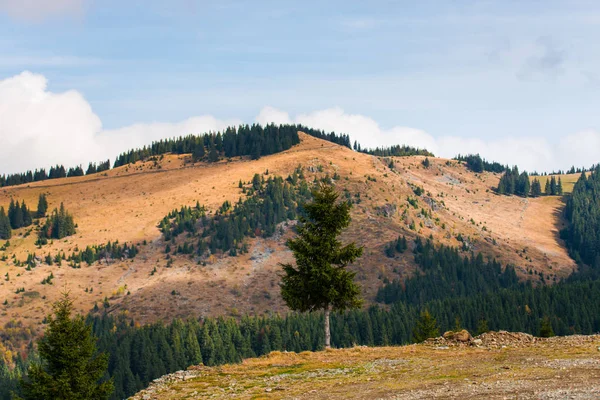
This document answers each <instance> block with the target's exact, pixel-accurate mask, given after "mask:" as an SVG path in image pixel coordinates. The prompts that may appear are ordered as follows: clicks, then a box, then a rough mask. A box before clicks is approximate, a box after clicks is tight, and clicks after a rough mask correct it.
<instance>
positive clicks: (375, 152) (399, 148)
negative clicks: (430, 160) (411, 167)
mask: <svg viewBox="0 0 600 400" xmlns="http://www.w3.org/2000/svg"><path fill="white" fill-rule="evenodd" d="M348 147H349V146H348ZM353 148H354V150H355V151H358V152H361V153H365V154H370V155H372V156H377V157H392V156H393V157H408V156H428V157H434V155H433V153H431V152H429V151H427V150H426V149H419V148H416V147H412V146H407V145H394V146H389V147H376V148H374V149H364V148H361V146H360V143H358V142H357V141H354V146H353Z"/></svg>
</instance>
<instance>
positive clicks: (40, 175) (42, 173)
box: [0, 160, 110, 187]
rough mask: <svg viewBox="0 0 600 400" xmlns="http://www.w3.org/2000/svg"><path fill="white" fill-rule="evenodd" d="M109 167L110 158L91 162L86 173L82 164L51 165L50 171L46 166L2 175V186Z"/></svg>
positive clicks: (94, 171)
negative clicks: (69, 166) (73, 165)
mask: <svg viewBox="0 0 600 400" xmlns="http://www.w3.org/2000/svg"><path fill="white" fill-rule="evenodd" d="M108 169H110V160H106V161H104V162H100V163H98V164H96V163H89V165H88V168H87V170H86V172H85V173H84V172H83V168H82V167H81V165H78V166H76V167H71V168H69V169H68V170H67V169H65V167H64V165H56V166H53V167H50V170H49V171H48V172H46V169H45V168H40V169H36V170H35V171H27V172H23V173H15V174H8V175H0V187H4V186H16V185H23V184H26V183H32V182H38V181H45V180H46V179H58V178H69V177H72V176H83V175H91V174H95V173H98V172H103V171H106V170H108Z"/></svg>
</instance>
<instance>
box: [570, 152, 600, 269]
mask: <svg viewBox="0 0 600 400" xmlns="http://www.w3.org/2000/svg"><path fill="white" fill-rule="evenodd" d="M564 212H565V216H566V218H567V220H568V221H569V225H568V227H566V228H565V229H563V230H562V231H561V237H562V238H563V239H564V240H565V241H566V243H567V247H568V248H569V252H570V254H571V257H573V259H574V260H575V261H577V262H578V263H583V264H586V265H587V266H589V267H592V268H593V269H594V270H595V271H596V273H600V164H598V165H597V166H596V167H595V168H593V169H591V173H590V174H589V176H587V175H586V173H585V172H582V173H581V176H580V177H579V179H578V180H577V182H576V183H575V186H574V187H573V192H572V193H571V195H570V196H569V197H568V198H567V204H566V207H565V211H564Z"/></svg>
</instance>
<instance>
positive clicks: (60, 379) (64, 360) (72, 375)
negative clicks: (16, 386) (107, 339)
mask: <svg viewBox="0 0 600 400" xmlns="http://www.w3.org/2000/svg"><path fill="white" fill-rule="evenodd" d="M53 308H54V317H52V316H51V317H50V318H49V325H48V328H47V329H46V332H45V335H44V337H43V338H42V339H41V340H40V342H39V344H38V350H39V356H40V359H41V361H40V362H39V363H34V364H32V365H31V366H30V367H29V370H28V375H27V378H25V379H23V380H22V381H21V387H22V389H23V397H24V398H25V399H90V400H95V399H107V398H108V397H109V396H110V395H111V393H112V391H113V383H112V381H103V382H101V379H102V378H103V376H104V375H105V373H106V370H107V368H108V355H106V354H96V337H94V335H93V334H92V327H91V326H90V325H87V324H86V323H85V321H84V319H83V317H82V316H80V315H78V316H75V317H74V318H72V317H71V314H72V313H73V301H72V300H71V299H70V298H69V295H68V293H64V294H63V297H62V299H60V300H59V301H57V302H56V303H54V306H53Z"/></svg>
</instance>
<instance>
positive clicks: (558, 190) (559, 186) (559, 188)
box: [556, 176, 563, 196]
mask: <svg viewBox="0 0 600 400" xmlns="http://www.w3.org/2000/svg"><path fill="white" fill-rule="evenodd" d="M556 194H557V195H559V196H562V194H563V186H562V181H561V179H560V176H559V177H558V184H557V185H556Z"/></svg>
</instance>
